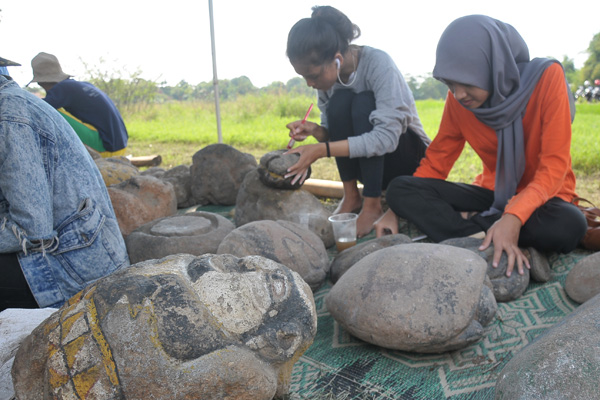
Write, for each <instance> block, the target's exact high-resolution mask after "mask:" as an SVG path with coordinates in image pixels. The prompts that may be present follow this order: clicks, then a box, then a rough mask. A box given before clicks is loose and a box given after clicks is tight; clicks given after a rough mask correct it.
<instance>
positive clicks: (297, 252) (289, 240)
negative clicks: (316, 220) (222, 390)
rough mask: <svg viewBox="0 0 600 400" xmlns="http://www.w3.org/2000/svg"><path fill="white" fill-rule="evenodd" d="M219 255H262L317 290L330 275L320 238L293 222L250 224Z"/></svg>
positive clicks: (228, 240) (234, 233)
mask: <svg viewBox="0 0 600 400" xmlns="http://www.w3.org/2000/svg"><path fill="white" fill-rule="evenodd" d="M217 253H219V254H233V255H234V256H237V257H244V256H249V255H259V256H263V257H266V258H268V259H271V260H273V261H276V262H278V263H280V264H283V265H285V266H286V267H288V268H289V269H291V270H292V271H296V272H297V273H298V274H300V276H301V277H302V278H303V279H304V281H305V282H306V283H308V285H309V286H310V287H311V289H312V290H317V289H318V288H319V287H320V286H321V285H322V284H323V282H324V281H325V278H326V276H327V272H328V271H329V257H328V255H327V249H325V246H324V245H323V242H322V241H321V239H319V237H318V236H317V235H315V234H314V233H313V232H311V231H309V230H308V229H306V228H303V227H302V226H300V225H299V224H296V223H294V222H289V221H267V220H265V221H255V222H250V223H247V224H245V225H242V226H240V227H239V228H237V229H235V230H233V231H232V232H231V233H229V234H228V235H227V236H226V237H225V238H224V239H223V241H222V242H221V244H220V245H219V248H218V251H217Z"/></svg>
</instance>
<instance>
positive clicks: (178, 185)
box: [161, 164, 195, 208]
mask: <svg viewBox="0 0 600 400" xmlns="http://www.w3.org/2000/svg"><path fill="white" fill-rule="evenodd" d="M161 179H162V180H164V181H167V182H169V183H171V185H173V189H174V190H175V197H177V208H186V207H191V206H193V205H194V204H195V203H194V198H193V197H192V178H191V174H190V167H189V166H188V165H183V164H182V165H178V166H176V167H173V168H171V169H169V170H167V171H165V173H164V174H163V176H162V178H161Z"/></svg>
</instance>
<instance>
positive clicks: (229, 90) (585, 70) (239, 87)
mask: <svg viewBox="0 0 600 400" xmlns="http://www.w3.org/2000/svg"><path fill="white" fill-rule="evenodd" d="M588 53H589V57H588V59H587V60H586V61H585V63H584V65H583V67H582V68H581V69H575V65H574V62H573V59H570V58H568V57H567V56H564V58H563V60H559V61H561V63H562V65H563V67H564V69H565V74H566V76H567V80H568V81H569V83H570V84H571V88H572V90H573V91H575V90H576V89H577V87H578V86H580V85H583V82H584V81H586V80H588V81H592V82H593V81H594V80H595V79H600V33H598V34H596V35H594V38H593V39H592V41H591V42H590V45H589V48H588ZM83 64H84V67H85V70H86V75H87V79H86V80H88V81H89V82H91V83H93V84H94V85H96V86H97V87H98V88H100V89H101V90H102V91H104V92H105V93H106V94H107V95H108V96H109V97H110V98H111V99H112V100H113V101H114V102H115V104H116V105H117V107H118V108H119V109H120V110H121V111H122V112H136V111H138V110H139V109H141V108H143V107H145V106H147V105H149V104H155V103H164V102H167V101H172V100H175V101H207V100H213V99H214V96H215V86H214V85H213V82H212V81H211V82H201V83H199V84H197V85H192V84H190V83H188V82H186V81H185V80H182V81H180V82H179V83H178V84H176V85H175V86H168V85H166V83H164V82H163V83H159V82H156V81H151V80H146V79H144V78H142V77H141V76H142V72H141V71H139V70H137V71H134V72H133V73H130V72H127V71H124V70H119V71H115V72H110V73H109V72H107V71H106V69H104V68H103V65H102V64H103V61H102V60H101V61H100V66H91V65H89V64H87V63H85V62H83ZM124 75H128V76H124ZM405 79H406V82H407V84H408V86H409V87H410V89H411V90H412V92H413V96H414V98H415V100H424V99H445V97H446V94H447V92H448V89H447V87H446V85H444V84H443V83H441V82H440V81H438V80H436V79H434V78H433V77H432V76H431V74H428V75H425V76H410V75H408V76H406V77H405ZM218 89H219V97H220V99H222V100H223V101H228V100H235V99H236V98H237V97H238V96H244V95H246V94H255V95H261V94H265V95H293V94H302V95H308V96H316V93H315V90H314V89H312V88H310V87H308V86H307V85H306V83H305V81H304V79H302V78H300V77H295V78H292V79H290V80H289V81H287V82H286V83H283V82H273V83H271V84H270V85H268V86H265V87H262V88H257V87H255V86H254V85H253V84H252V82H251V81H250V79H249V78H248V77H246V76H240V77H238V78H234V79H231V80H229V79H223V80H219V81H218Z"/></svg>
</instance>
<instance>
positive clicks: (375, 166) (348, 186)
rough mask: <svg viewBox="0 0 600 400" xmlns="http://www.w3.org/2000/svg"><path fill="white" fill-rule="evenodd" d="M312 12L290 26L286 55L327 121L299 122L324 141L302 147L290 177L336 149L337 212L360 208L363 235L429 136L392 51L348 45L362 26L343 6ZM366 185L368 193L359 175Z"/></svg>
mask: <svg viewBox="0 0 600 400" xmlns="http://www.w3.org/2000/svg"><path fill="white" fill-rule="evenodd" d="M312 10H313V13H312V16H311V18H304V19H301V20H300V21H298V22H297V23H296V24H295V25H294V26H293V27H292V29H291V30H290V33H289V36H288V42H287V56H288V58H289V60H290V62H291V64H292V66H293V67H294V69H295V70H296V72H297V73H298V74H299V75H301V76H302V77H304V79H305V80H306V83H307V85H308V86H310V87H313V88H315V89H317V91H318V106H319V110H320V111H321V123H320V124H316V123H312V122H308V121H307V122H304V123H303V122H302V121H294V122H290V123H289V124H288V125H287V128H288V129H289V130H290V137H291V138H292V139H294V140H297V141H302V140H304V139H306V137H308V136H311V135H312V136H313V137H315V138H316V139H317V141H319V142H320V143H317V144H309V145H305V146H300V147H297V148H295V149H293V150H290V152H297V153H300V159H299V161H298V162H297V163H296V164H295V165H293V166H292V167H291V168H290V169H289V172H288V175H287V176H295V178H294V183H295V181H298V180H300V181H302V180H304V179H305V177H306V173H307V171H308V167H309V166H310V165H311V164H312V163H313V162H315V161H316V160H317V159H319V158H321V157H330V156H334V157H335V158H336V163H337V167H338V171H339V174H340V178H341V180H342V183H343V186H344V198H343V199H342V201H341V202H340V205H339V206H338V208H337V210H336V211H335V212H334V213H344V212H356V211H358V210H360V214H359V217H358V222H357V234H358V236H359V237H361V236H365V235H367V234H369V233H370V232H371V230H372V229H373V224H374V222H375V221H376V220H377V219H378V218H379V217H380V216H381V215H382V214H383V211H382V207H381V193H382V190H383V189H385V188H386V187H387V184H388V183H389V182H390V181H391V180H392V179H393V178H394V177H396V176H399V175H412V173H413V172H414V171H415V169H416V168H417V166H418V165H419V162H420V160H421V158H422V157H423V156H424V154H425V150H426V148H427V146H428V145H429V143H430V139H429V137H427V135H426V134H425V131H424V130H423V125H422V124H421V121H420V119H419V116H418V114H417V109H416V107H415V101H414V98H413V95H412V92H411V91H410V89H409V87H408V85H407V84H406V82H405V80H404V78H403V77H402V74H401V73H400V71H399V70H398V67H396V65H395V63H394V61H393V60H392V59H391V57H390V56H389V55H388V54H387V53H385V52H383V51H381V50H378V49H375V48H372V47H368V46H357V45H352V44H350V43H351V42H352V41H353V40H354V39H356V38H358V37H359V36H360V29H359V28H358V26H356V25H355V24H353V23H352V22H351V21H350V19H348V17H346V15H344V14H343V13H342V12H340V11H339V10H337V9H335V8H333V7H329V6H321V7H318V6H316V7H313V9H312ZM358 181H361V182H362V183H363V185H364V187H363V191H362V196H361V193H360V192H359V190H358V186H357V182H358Z"/></svg>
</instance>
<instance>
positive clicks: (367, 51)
mask: <svg viewBox="0 0 600 400" xmlns="http://www.w3.org/2000/svg"><path fill="white" fill-rule="evenodd" d="M362 53H363V57H367V58H371V59H377V60H389V61H392V57H391V56H390V55H389V54H388V53H386V52H385V51H383V50H381V49H377V48H375V47H371V46H362Z"/></svg>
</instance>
